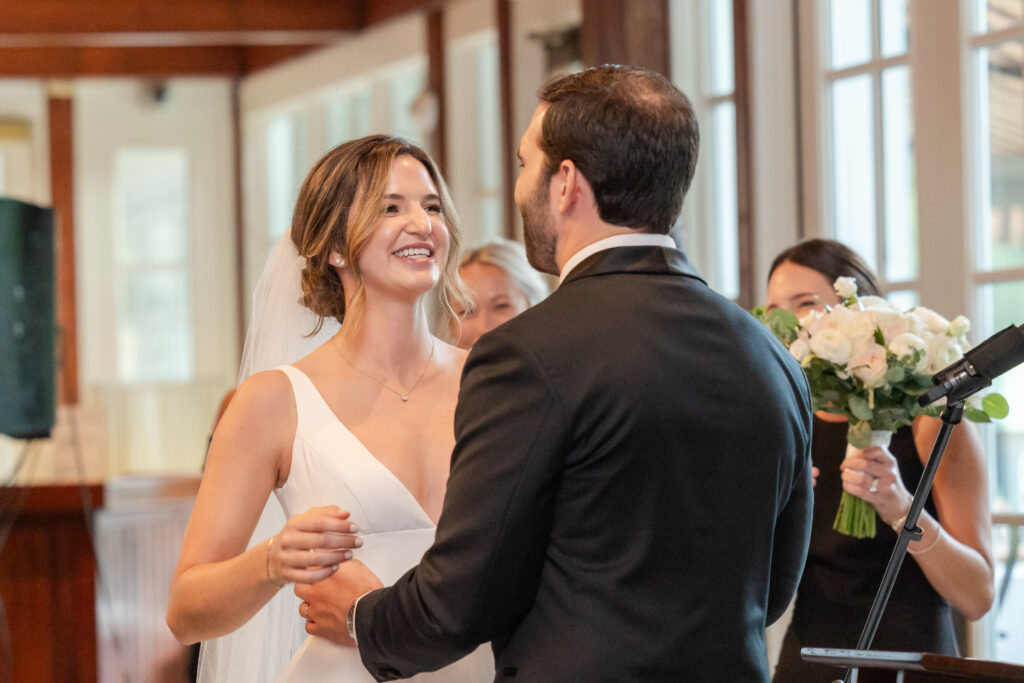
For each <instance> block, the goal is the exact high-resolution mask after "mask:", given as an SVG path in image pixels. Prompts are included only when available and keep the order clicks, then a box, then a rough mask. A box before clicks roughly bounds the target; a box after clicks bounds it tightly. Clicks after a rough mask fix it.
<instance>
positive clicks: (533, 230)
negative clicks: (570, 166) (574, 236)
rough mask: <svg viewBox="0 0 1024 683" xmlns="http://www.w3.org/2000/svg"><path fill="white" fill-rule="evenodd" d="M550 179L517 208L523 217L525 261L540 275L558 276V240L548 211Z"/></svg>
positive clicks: (541, 184) (543, 182)
mask: <svg viewBox="0 0 1024 683" xmlns="http://www.w3.org/2000/svg"><path fill="white" fill-rule="evenodd" d="M549 182H550V177H548V178H547V179H546V180H542V182H539V183H538V184H537V189H536V190H534V192H533V194H532V195H530V196H529V197H528V198H527V200H526V202H525V203H523V204H522V205H521V206H520V207H519V212H520V213H521V214H522V216H523V237H524V241H525V242H526V260H527V261H529V262H530V265H531V266H533V267H534V268H536V269H537V270H539V271H540V272H542V273H548V274H550V275H555V276H557V275H558V263H557V262H556V261H555V247H556V246H557V243H558V238H557V237H556V235H555V229H554V227H553V225H552V223H553V221H552V220H551V214H550V213H549V209H548V196H549V189H548V185H549Z"/></svg>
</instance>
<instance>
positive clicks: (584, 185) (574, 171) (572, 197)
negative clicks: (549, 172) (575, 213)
mask: <svg viewBox="0 0 1024 683" xmlns="http://www.w3.org/2000/svg"><path fill="white" fill-rule="evenodd" d="M556 177H557V179H558V188H557V190H558V195H557V196H558V210H559V211H561V212H562V213H565V212H567V211H569V210H571V209H572V208H574V207H579V206H591V205H595V206H596V204H595V201H594V191H593V190H592V189H591V187H590V181H588V180H587V178H586V176H584V175H583V174H582V173H581V172H580V169H579V168H578V167H577V166H576V164H574V163H573V162H572V161H570V160H568V159H565V160H563V161H562V163H561V164H559V165H558V172H557V174H556Z"/></svg>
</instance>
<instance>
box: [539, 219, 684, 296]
mask: <svg viewBox="0 0 1024 683" xmlns="http://www.w3.org/2000/svg"><path fill="white" fill-rule="evenodd" d="M615 247H667V248H669V249H675V248H676V243H675V242H674V241H673V240H672V238H671V237H669V236H668V235H652V234H651V233H646V232H643V233H639V232H638V233H636V234H632V235H631V234H625V235H614V236H612V237H605V238H604V239H603V240H598V241H596V242H594V243H593V244H588V245H587V246H585V247H583V248H582V249H580V250H579V251H577V252H576V253H575V254H573V255H572V256H571V257H569V260H568V261H566V262H565V266H564V267H563V268H562V272H561V274H560V275H559V276H558V284H562V281H563V280H565V276H566V275H568V274H569V272H570V271H571V270H572V269H573V268H575V267H576V266H578V265H579V264H580V263H582V262H583V260H584V259H586V258H587V257H588V256H593V255H594V254H596V253H597V252H599V251H604V250H605V249H614V248H615Z"/></svg>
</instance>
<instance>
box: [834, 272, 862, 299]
mask: <svg viewBox="0 0 1024 683" xmlns="http://www.w3.org/2000/svg"><path fill="white" fill-rule="evenodd" d="M832 288H833V289H835V290H836V294H838V295H839V298H840V299H842V300H843V301H846V300H847V299H852V298H853V297H855V296H857V281H856V280H854V279H853V278H852V277H840V278H836V282H835V284H834V285H832Z"/></svg>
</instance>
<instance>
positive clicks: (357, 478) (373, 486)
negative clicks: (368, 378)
mask: <svg viewBox="0 0 1024 683" xmlns="http://www.w3.org/2000/svg"><path fill="white" fill-rule="evenodd" d="M278 369H279V370H281V371H282V372H284V373H285V374H286V375H287V376H288V378H289V380H291V384H292V392H293V393H294V395H295V408H296V415H297V418H298V419H297V422H296V426H295V441H294V443H293V445H292V462H291V468H290V471H289V473H288V479H287V481H285V483H284V486H282V487H281V488H280V489H278V494H277V495H278V498H279V499H280V501H281V505H282V507H284V509H285V512H286V514H288V515H289V516H290V515H294V514H298V513H300V512H303V511H305V510H308V509H309V508H311V507H314V506H318V505H337V506H338V507H340V508H342V509H345V510H348V511H349V512H350V513H351V514H352V517H351V519H352V521H353V522H355V523H356V524H358V525H359V528H360V530H361V533H362V534H363V535H364V536H370V535H374V534H381V533H391V532H396V531H411V530H426V529H429V530H430V532H431V533H433V530H434V523H433V521H432V520H431V519H430V517H429V516H428V515H427V513H426V512H425V511H424V510H423V507H422V506H421V505H420V503H419V501H417V500H416V497H415V496H413V494H412V492H410V491H409V489H408V488H407V487H406V486H405V485H404V484H403V483H402V482H401V481H400V480H399V479H398V477H396V476H395V475H394V473H393V472H392V471H391V470H390V469H388V468H387V466H385V465H384V464H383V463H382V462H381V461H380V460H378V459H377V458H376V457H375V456H374V455H373V454H372V453H371V452H370V451H369V449H367V448H366V446H365V445H363V443H362V442H361V441H360V440H359V439H358V438H357V437H356V436H355V434H353V433H352V431H351V430H350V429H349V428H348V427H346V426H345V424H344V423H343V422H342V421H341V420H339V419H338V417H337V416H336V415H335V413H334V412H333V411H332V410H331V407H330V406H329V405H328V404H327V401H325V400H324V398H323V396H322V395H321V394H320V392H319V390H317V388H316V385H315V384H313V381H312V380H311V379H310V378H309V376H308V375H306V374H305V373H304V372H302V371H301V370H299V369H298V368H295V367H293V366H290V365H288V366H284V367H281V368H278Z"/></svg>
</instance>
